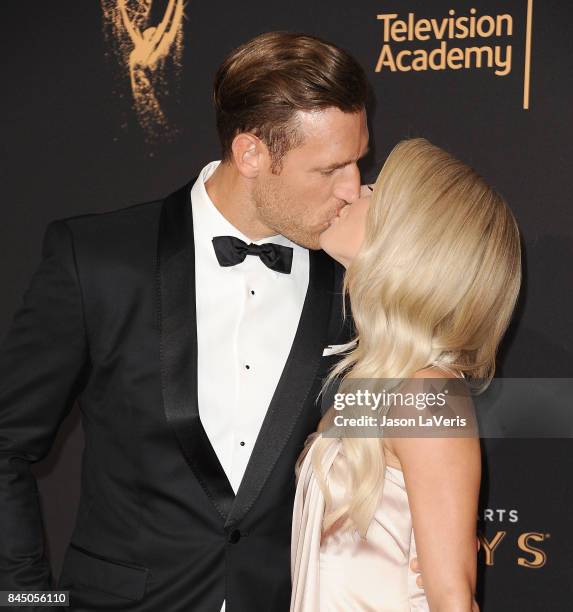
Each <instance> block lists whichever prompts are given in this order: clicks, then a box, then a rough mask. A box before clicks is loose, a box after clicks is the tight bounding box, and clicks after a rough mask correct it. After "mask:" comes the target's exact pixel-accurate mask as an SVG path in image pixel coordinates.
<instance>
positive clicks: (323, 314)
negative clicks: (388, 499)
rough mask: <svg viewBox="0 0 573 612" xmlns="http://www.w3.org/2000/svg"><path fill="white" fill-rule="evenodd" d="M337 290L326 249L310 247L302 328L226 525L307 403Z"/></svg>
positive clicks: (242, 508) (251, 495)
mask: <svg viewBox="0 0 573 612" xmlns="http://www.w3.org/2000/svg"><path fill="white" fill-rule="evenodd" d="M333 293H334V267H333V262H332V260H331V259H330V258H329V257H328V256H327V255H326V254H325V253H324V251H310V269H309V286H308V290H307V292H306V298H305V301H304V306H303V309H302V313H301V317H300V322H299V325H298V329H297V332H296V335H295V338H294V341H293V345H292V348H291V351H290V353H289V356H288V359H287V362H286V364H285V367H284V369H283V372H282V375H281V378H280V380H279V383H278V385H277V388H276V390H275V393H274V395H273V398H272V400H271V403H270V405H269V408H268V410H267V414H266V416H265V419H264V421H263V424H262V426H261V430H260V433H259V436H258V437H257V441H256V442H255V446H254V448H253V452H252V454H251V457H250V459H249V463H248V465H247V469H246V471H245V475H244V477H243V480H242V481H241V484H240V486H239V490H238V491H237V496H236V498H235V503H234V505H233V509H232V510H231V514H230V515H229V517H228V519H227V522H226V524H225V527H230V526H231V525H234V524H236V523H237V522H238V521H240V520H241V519H242V518H243V517H244V516H245V514H246V513H247V512H248V511H249V509H250V508H251V506H252V505H253V504H254V502H255V501H256V499H257V497H258V496H259V493H260V492H261V490H262V488H263V486H264V484H265V482H266V480H267V478H268V477H269V475H270V474H271V472H272V470H273V468H274V466H275V463H276V462H277V460H278V458H279V457H280V455H281V453H282V451H283V449H284V447H285V446H286V444H287V442H288V440H289V438H290V435H291V433H292V430H293V429H294V426H295V424H296V421H297V420H298V418H299V416H300V414H301V412H302V410H303V408H304V405H305V403H306V401H307V399H308V394H309V392H310V389H311V387H312V384H313V382H314V379H315V376H316V373H317V370H318V368H319V365H320V361H321V358H322V351H323V348H324V345H325V341H326V337H327V327H328V320H329V317H330V310H331V302H332V298H333ZM293 470H294V465H293Z"/></svg>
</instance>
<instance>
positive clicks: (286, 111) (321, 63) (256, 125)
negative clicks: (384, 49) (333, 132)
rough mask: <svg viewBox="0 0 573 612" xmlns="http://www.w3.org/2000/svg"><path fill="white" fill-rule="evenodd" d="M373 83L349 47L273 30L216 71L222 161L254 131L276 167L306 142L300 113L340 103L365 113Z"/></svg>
mask: <svg viewBox="0 0 573 612" xmlns="http://www.w3.org/2000/svg"><path fill="white" fill-rule="evenodd" d="M368 93H369V87H368V81H367V78H366V74H365V72H364V70H363V68H362V67H361V66H360V64H359V63H358V62H357V61H356V60H355V59H354V58H353V57H352V56H351V55H350V54H349V53H347V52H346V51H344V50H343V49H340V48H339V47H337V46H335V45H333V44H332V43H329V42H326V41H324V40H321V39H320V38H317V37H316V36H310V35H308V34H297V33H291V32H268V33H265V34H261V35H260V36H257V37H256V38H253V39H251V40H249V41H248V42H246V43H244V44H243V45H241V46H240V47H238V48H237V49H235V50H233V51H232V52H231V53H230V54H229V55H228V56H227V57H226V58H225V60H224V61H223V63H222V65H221V66H220V68H219V69H218V71H217V74H216V75H215V83H214V87H213V101H214V104H215V111H216V118H217V130H218V132H219V139H220V141H221V146H222V159H223V161H229V160H230V159H231V155H232V154H231V145H232V142H233V139H234V138H235V136H236V135H237V134H240V133H243V132H250V133H252V134H255V135H256V136H257V137H258V138H260V139H261V140H262V141H263V142H264V143H265V144H266V145H267V147H268V149H269V152H270V155H271V159H272V171H273V172H280V168H281V160H282V158H283V156H284V155H285V153H286V152H287V151H289V150H290V149H292V148H294V147H296V146H299V145H301V144H302V142H303V135H302V134H300V132H299V130H298V126H297V124H296V122H295V121H293V119H294V115H295V113H296V111H299V110H300V111H314V110H322V109H326V108H330V107H336V108H338V109H340V110H341V111H343V112H359V111H360V110H362V108H364V107H365V106H366V101H367V98H368Z"/></svg>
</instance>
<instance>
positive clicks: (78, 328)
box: [0, 181, 352, 612]
mask: <svg viewBox="0 0 573 612" xmlns="http://www.w3.org/2000/svg"><path fill="white" fill-rule="evenodd" d="M192 183H193V181H191V182H190V183H188V184H186V185H185V186H184V187H182V188H181V189H179V190H178V191H176V192H174V193H172V194H171V195H169V196H168V197H166V198H165V199H161V200H156V201H153V202H147V203H144V204H138V205H135V206H130V207H128V208H123V209H120V210H115V211H112V212H107V213H101V214H88V215H80V216H76V217H70V218H66V219H59V220H56V221H53V222H51V223H50V224H49V225H48V227H47V229H46V233H45V236H44V243H43V250H42V254H43V257H42V261H41V263H40V265H39V267H38V269H37V270H36V272H35V274H34V276H33V277H32V280H31V283H30V285H29V287H28V289H27V291H26V292H25V294H24V297H23V302H22V304H21V306H20V308H19V309H18V311H17V312H16V314H15V317H14V320H13V322H12V325H11V327H10V329H9V331H8V333H7V335H6V337H5V338H4V340H3V343H2V345H1V347H0V530H1V533H0V589H4V590H8V589H32V588H34V589H50V588H60V589H69V590H70V601H71V609H74V610H130V611H131V610H133V611H135V610H137V611H138V612H144V611H145V612H158V611H161V612H177V611H181V612H183V611H185V612H195V611H199V612H202V611H205V612H219V610H220V607H221V604H222V601H223V599H226V602H227V604H226V606H227V611H228V612H240V611H245V612H256V611H259V610H260V611H261V612H269V611H271V610H272V611H273V612H280V611H281V610H285V611H286V610H288V608H289V599H290V585H291V581H290V561H289V558H290V534H291V512H292V505H293V498H294V490H295V477H294V464H295V461H296V458H297V456H298V454H299V453H300V451H301V449H302V447H303V444H304V441H305V439H306V437H307V435H308V434H309V433H311V432H312V431H314V430H315V428H316V425H317V423H318V420H319V418H320V413H321V411H320V402H316V398H317V395H318V393H319V389H320V386H321V382H322V379H323V378H324V376H325V374H326V373H327V370H328V368H329V367H330V366H332V365H333V363H334V361H335V360H336V359H337V357H336V356H331V357H323V356H322V352H323V349H324V347H325V346H327V345H328V344H343V343H346V342H348V341H349V340H350V339H351V336H350V334H351V332H352V330H351V328H350V325H348V324H344V322H343V320H342V296H341V280H342V273H343V270H342V268H341V267H340V266H339V265H338V264H336V263H335V262H334V261H333V260H332V259H330V258H329V257H328V256H327V255H326V254H325V253H324V252H323V251H310V279H309V287H308V291H307V295H306V299H305V302H304V307H303V311H302V315H301V319H300V323H299V327H298V330H297V333H296V336H295V338H294V342H293V346H292V349H291V352H290V354H289V357H288V360H287V363H286V365H285V368H284V370H283V373H282V376H281V378H280V381H279V383H278V386H277V388H276V391H275V394H274V397H273V399H272V401H271V403H270V405H269V407H268V411H267V414H266V416H265V419H264V422H263V425H262V428H261V431H260V434H259V436H258V438H257V441H256V444H255V447H254V449H253V453H252V456H251V458H250V462H249V464H248V466H247V469H246V472H245V476H244V478H243V481H242V483H241V486H240V489H239V491H238V493H237V495H236V496H235V495H234V493H233V490H232V488H231V486H230V484H229V482H228V480H227V477H226V475H225V473H224V471H223V469H222V467H221V465H220V463H219V461H218V459H217V456H216V454H215V452H214V450H213V448H212V447H211V445H210V443H209V440H208V438H207V436H206V434H205V431H204V429H203V426H202V425H201V421H200V419H199V412H198V406H197V339H196V320H195V298H194V295H195V280H194V246H193V226H192V214H191V201H190V190H191V186H192ZM224 307H229V308H232V307H233V305H232V304H226V305H225V306H224ZM216 375H217V373H216V372H213V376H216ZM221 392H222V393H224V389H221ZM76 399H77V400H78V401H79V404H80V410H81V419H82V426H83V430H84V437H85V449H84V453H83V457H82V478H81V496H80V504H79V509H78V514H77V520H76V524H75V528H74V531H73V535H72V539H71V542H70V544H69V547H68V549H67V551H66V555H65V559H64V564H63V569H62V572H61V575H60V578H59V581H58V582H55V581H54V580H53V577H52V573H51V570H50V567H49V564H48V562H47V560H46V556H45V551H44V539H43V533H42V516H41V510H40V505H39V499H38V492H37V485H36V482H35V480H34V478H33V475H32V473H31V472H30V469H29V468H30V463H32V462H35V461H38V460H39V459H42V458H43V457H45V456H46V454H47V453H48V452H49V450H50V447H51V444H52V442H53V439H54V437H55V434H56V432H57V430H58V427H59V425H60V423H61V421H62V420H63V419H64V417H65V416H66V415H67V414H68V412H69V411H70V409H71V407H72V405H73V404H74V401H75V400H76ZM202 409H204V410H208V409H209V407H208V406H204V407H202ZM38 609H39V608H38Z"/></svg>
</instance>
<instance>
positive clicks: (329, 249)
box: [318, 226, 348, 267]
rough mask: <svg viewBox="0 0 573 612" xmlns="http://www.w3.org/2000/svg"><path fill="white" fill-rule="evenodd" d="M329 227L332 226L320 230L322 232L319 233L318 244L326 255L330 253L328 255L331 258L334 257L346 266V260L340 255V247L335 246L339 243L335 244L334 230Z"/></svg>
mask: <svg viewBox="0 0 573 612" xmlns="http://www.w3.org/2000/svg"><path fill="white" fill-rule="evenodd" d="M331 229H332V226H331V227H329V228H328V229H327V230H325V231H324V232H322V234H320V236H319V237H318V244H319V245H320V248H321V249H322V250H323V251H324V252H325V253H326V254H327V255H330V257H332V259H335V260H336V261H337V262H338V263H339V264H342V265H343V266H344V267H347V264H348V262H347V261H346V259H345V258H344V257H343V256H342V254H341V252H340V251H341V249H340V248H337V247H338V246H340V245H338V244H337V240H336V237H335V236H334V232H333V231H331Z"/></svg>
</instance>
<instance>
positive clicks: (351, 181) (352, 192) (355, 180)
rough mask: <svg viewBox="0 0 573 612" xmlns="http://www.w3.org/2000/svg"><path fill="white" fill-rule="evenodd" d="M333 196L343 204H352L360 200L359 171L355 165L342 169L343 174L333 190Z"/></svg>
mask: <svg viewBox="0 0 573 612" xmlns="http://www.w3.org/2000/svg"><path fill="white" fill-rule="evenodd" d="M334 195H335V197H337V198H338V199H339V200H344V201H345V202H353V201H354V200H357V199H359V198H360V170H359V169H358V166H357V165H356V164H350V165H348V166H347V167H346V168H344V173H342V175H341V176H340V180H339V181H338V183H337V185H336V187H335V189H334Z"/></svg>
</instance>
